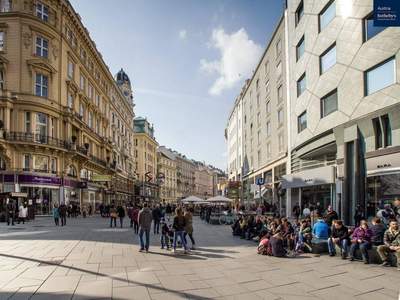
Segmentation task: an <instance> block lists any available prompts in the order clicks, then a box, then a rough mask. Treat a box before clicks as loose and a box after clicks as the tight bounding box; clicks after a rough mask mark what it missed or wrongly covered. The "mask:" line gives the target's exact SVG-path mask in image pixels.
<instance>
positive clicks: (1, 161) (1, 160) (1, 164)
mask: <svg viewBox="0 0 400 300" xmlns="http://www.w3.org/2000/svg"><path fill="white" fill-rule="evenodd" d="M5 169H6V161H5V159H4V158H3V157H1V156H0V170H5Z"/></svg>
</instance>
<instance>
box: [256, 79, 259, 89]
mask: <svg viewBox="0 0 400 300" xmlns="http://www.w3.org/2000/svg"><path fill="white" fill-rule="evenodd" d="M259 88H260V79H257V80H256V89H257V90H258V89H259Z"/></svg>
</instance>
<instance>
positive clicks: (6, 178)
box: [4, 174, 15, 183]
mask: <svg viewBox="0 0 400 300" xmlns="http://www.w3.org/2000/svg"><path fill="white" fill-rule="evenodd" d="M4 182H12V183H14V182H15V176H14V174H5V175H4Z"/></svg>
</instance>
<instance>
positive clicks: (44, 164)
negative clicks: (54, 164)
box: [33, 155, 49, 172]
mask: <svg viewBox="0 0 400 300" xmlns="http://www.w3.org/2000/svg"><path fill="white" fill-rule="evenodd" d="M33 168H34V170H35V171H38V172H47V171H48V170H49V158H48V157H47V156H43V155H35V156H33Z"/></svg>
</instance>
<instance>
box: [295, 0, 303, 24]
mask: <svg viewBox="0 0 400 300" xmlns="http://www.w3.org/2000/svg"><path fill="white" fill-rule="evenodd" d="M295 14H296V15H295V24H296V26H297V25H298V24H299V23H300V20H301V19H302V18H303V15H304V3H303V0H302V1H300V3H299V6H297V9H296V13H295Z"/></svg>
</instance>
